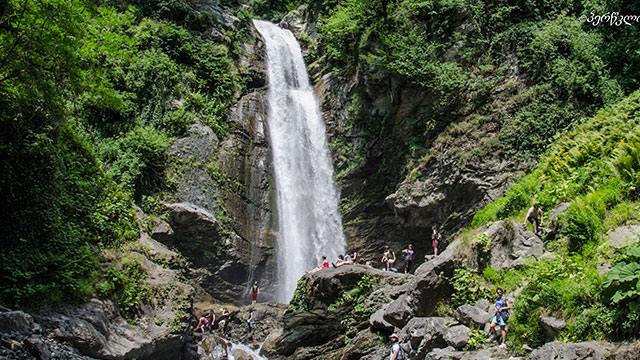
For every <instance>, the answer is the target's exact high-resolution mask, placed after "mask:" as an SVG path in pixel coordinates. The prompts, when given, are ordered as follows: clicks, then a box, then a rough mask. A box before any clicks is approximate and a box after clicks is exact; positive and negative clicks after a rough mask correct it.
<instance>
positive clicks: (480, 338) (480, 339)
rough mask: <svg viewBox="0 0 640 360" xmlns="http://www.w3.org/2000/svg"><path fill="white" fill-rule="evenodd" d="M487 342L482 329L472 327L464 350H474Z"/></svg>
mask: <svg viewBox="0 0 640 360" xmlns="http://www.w3.org/2000/svg"><path fill="white" fill-rule="evenodd" d="M486 343H487V337H486V335H485V334H484V331H482V330H478V329H473V330H471V333H469V341H468V342H467V345H465V346H464V350H466V351H469V350H475V349H479V348H481V347H482V346H483V345H484V344H486Z"/></svg>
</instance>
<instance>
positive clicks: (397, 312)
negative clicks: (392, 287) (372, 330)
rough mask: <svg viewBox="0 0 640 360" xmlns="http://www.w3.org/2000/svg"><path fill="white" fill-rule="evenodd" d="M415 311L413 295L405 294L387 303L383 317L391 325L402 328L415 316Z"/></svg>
mask: <svg viewBox="0 0 640 360" xmlns="http://www.w3.org/2000/svg"><path fill="white" fill-rule="evenodd" d="M414 311H415V309H414V307H413V304H412V298H411V296H410V295H408V294H404V295H401V296H400V297H399V298H397V299H396V300H393V301H392V302H391V303H390V304H389V305H387V307H386V308H385V309H384V314H383V316H382V318H383V320H385V321H387V322H388V323H390V324H391V325H394V326H397V327H399V328H402V327H403V326H404V325H405V324H406V323H407V321H409V319H410V318H411V317H412V316H413V314H414Z"/></svg>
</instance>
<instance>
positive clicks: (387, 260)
mask: <svg viewBox="0 0 640 360" xmlns="http://www.w3.org/2000/svg"><path fill="white" fill-rule="evenodd" d="M380 261H381V262H382V265H384V269H383V270H386V271H392V267H391V264H393V263H394V262H395V261H396V254H395V253H394V252H393V250H391V248H390V247H389V245H385V246H384V252H383V253H382V258H380Z"/></svg>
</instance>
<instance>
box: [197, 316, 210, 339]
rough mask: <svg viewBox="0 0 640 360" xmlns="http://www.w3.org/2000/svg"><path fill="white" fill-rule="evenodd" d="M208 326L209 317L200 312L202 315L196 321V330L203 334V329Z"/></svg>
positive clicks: (206, 328)
mask: <svg viewBox="0 0 640 360" xmlns="http://www.w3.org/2000/svg"><path fill="white" fill-rule="evenodd" d="M208 327H209V318H208V316H207V314H202V316H201V317H200V320H199V321H198V326H197V327H196V330H197V331H200V332H202V333H203V334H204V333H205V331H207V330H208Z"/></svg>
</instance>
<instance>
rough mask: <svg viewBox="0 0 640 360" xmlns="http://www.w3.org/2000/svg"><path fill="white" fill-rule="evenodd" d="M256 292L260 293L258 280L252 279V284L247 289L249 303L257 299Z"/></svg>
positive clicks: (253, 302)
mask: <svg viewBox="0 0 640 360" xmlns="http://www.w3.org/2000/svg"><path fill="white" fill-rule="evenodd" d="M258 294H260V287H258V282H257V281H254V282H253V285H251V288H250V289H249V295H251V304H252V305H253V304H255V303H256V301H258Z"/></svg>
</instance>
